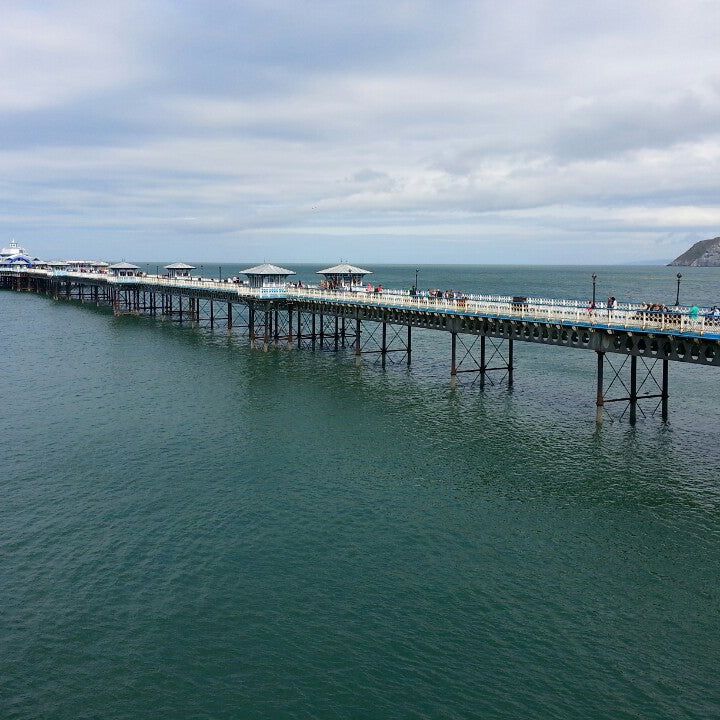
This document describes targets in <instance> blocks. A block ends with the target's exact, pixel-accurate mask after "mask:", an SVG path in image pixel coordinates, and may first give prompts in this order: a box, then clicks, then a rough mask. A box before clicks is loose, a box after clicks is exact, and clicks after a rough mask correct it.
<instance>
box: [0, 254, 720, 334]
mask: <svg viewBox="0 0 720 720" xmlns="http://www.w3.org/2000/svg"><path fill="white" fill-rule="evenodd" d="M18 271H20V272H22V273H23V274H32V275H42V276H45V277H60V278H73V279H78V280H85V281H88V280H90V281H92V280H98V281H102V282H106V283H109V284H118V285H124V284H136V283H142V284H144V285H155V286H157V287H161V288H167V289H172V288H178V289H188V288H192V289H197V290H210V289H212V290H218V291H222V292H225V293H230V294H233V295H236V296H237V297H239V298H250V297H252V298H258V299H283V298H295V299H297V300H320V301H324V302H330V303H334V304H351V305H375V306H378V307H384V308H389V309H393V308H398V309H413V310H419V311H427V312H439V313H452V314H455V315H465V316H482V317H490V318H514V319H521V320H530V321H538V322H542V323H547V324H557V325H558V327H559V326H565V327H567V326H570V327H605V328H609V329H614V328H617V329H625V330H631V329H638V330H645V331H651V330H659V331H666V332H674V333H691V334H698V335H707V334H712V335H716V334H717V335H720V317H715V316H710V311H709V310H708V309H707V308H702V309H701V310H700V313H699V314H698V315H697V316H695V317H693V316H691V315H690V313H689V311H688V309H687V308H679V309H678V311H668V312H663V311H646V310H645V309H644V307H643V306H641V305H632V304H623V305H620V306H619V307H618V308H617V309H613V310H607V309H606V308H604V307H602V305H604V303H602V304H601V303H598V307H597V308H596V309H595V310H588V309H587V307H586V305H585V303H580V302H579V301H576V300H563V299H551V298H530V297H528V298H525V299H524V301H523V302H513V296H509V295H507V296H506V295H465V296H460V294H459V293H455V295H456V297H454V298H446V297H430V296H429V294H428V293H421V294H420V295H411V294H410V293H409V292H408V291H406V290H393V289H388V290H385V289H384V290H383V291H382V292H366V291H359V292H358V291H354V290H353V291H350V290H341V291H337V290H322V289H319V288H317V287H305V286H304V287H302V288H297V287H291V286H287V287H286V286H282V285H274V286H266V287H263V288H251V287H249V286H248V285H242V284H237V283H236V282H231V281H228V280H215V279H209V278H193V277H189V278H168V277H162V276H157V275H142V276H127V277H118V276H114V275H108V274H107V273H87V272H83V273H81V272H71V271H52V270H42V269H36V268H23V269H22V270H20V269H19V268H0V273H17V272H18ZM518 297H519V296H518Z"/></svg>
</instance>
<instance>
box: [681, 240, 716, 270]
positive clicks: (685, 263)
mask: <svg viewBox="0 0 720 720" xmlns="http://www.w3.org/2000/svg"><path fill="white" fill-rule="evenodd" d="M673 265H679V266H680V267H720V237H716V238H713V239H712V240H700V242H696V243H695V244H694V245H693V246H692V247H691V248H690V249H689V250H686V251H685V252H684V253H683V254H682V255H679V256H678V257H676V258H675V259H674V260H673V261H672V262H671V263H669V265H668V267H671V266H673Z"/></svg>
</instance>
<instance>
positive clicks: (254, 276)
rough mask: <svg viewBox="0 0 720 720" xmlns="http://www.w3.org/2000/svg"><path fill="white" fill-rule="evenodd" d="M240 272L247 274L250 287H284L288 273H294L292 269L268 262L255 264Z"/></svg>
mask: <svg viewBox="0 0 720 720" xmlns="http://www.w3.org/2000/svg"><path fill="white" fill-rule="evenodd" d="M240 273H241V274H242V275H245V276H247V279H248V282H249V283H250V287H251V288H284V287H286V286H287V282H288V278H289V277H290V275H294V274H295V272H294V271H293V270H288V269H287V268H282V267H279V266H278V265H272V264H270V263H265V264H263V265H255V266H254V267H251V268H247V269H246V270H241V271H240Z"/></svg>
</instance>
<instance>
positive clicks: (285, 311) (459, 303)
mask: <svg viewBox="0 0 720 720" xmlns="http://www.w3.org/2000/svg"><path fill="white" fill-rule="evenodd" d="M0 287H2V288H4V289H7V290H14V291H19V292H22V291H24V292H34V293H38V294H42V295H46V296H49V297H52V298H54V299H57V300H60V299H64V300H74V301H78V302H80V303H90V304H93V305H96V306H107V307H110V308H112V310H113V312H114V313H115V314H116V315H124V314H134V315H144V316H149V317H156V318H161V319H164V320H168V321H176V322H179V323H196V324H203V325H206V326H208V327H209V328H212V329H215V328H223V329H226V330H228V331H233V332H235V333H237V334H241V335H243V336H246V337H247V339H248V341H249V343H250V344H251V346H253V347H257V348H262V349H264V350H268V349H269V348H271V347H284V348H295V349H298V350H299V349H302V348H312V349H324V350H333V351H340V350H343V349H345V350H351V351H352V352H353V353H354V354H355V355H356V356H358V357H362V356H365V355H374V356H375V357H377V358H378V359H379V362H380V364H381V365H382V366H383V367H384V366H385V365H386V363H388V362H393V363H396V362H403V363H406V364H407V365H411V363H412V353H413V345H412V334H413V330H414V329H423V330H434V331H440V332H446V333H448V334H449V336H450V343H449V374H450V376H451V377H453V378H457V376H458V375H461V374H472V375H473V376H475V377H477V378H478V380H479V383H480V385H481V386H482V385H484V383H485V381H486V379H488V378H490V377H496V378H500V379H501V381H502V382H505V383H507V385H508V386H512V384H513V382H514V369H515V347H514V344H515V342H516V341H520V342H530V343H537V344H542V345H556V346H561V347H566V348H574V349H578V350H589V351H592V352H594V353H595V354H596V363H595V365H594V374H595V404H596V408H597V412H596V418H597V420H598V421H599V422H600V421H602V418H603V415H604V408H605V406H606V405H608V404H610V403H623V404H624V405H625V409H626V410H627V414H628V417H629V418H630V420H631V422H634V421H635V420H636V418H637V414H638V411H640V412H642V413H643V414H654V413H655V412H658V411H659V414H660V416H661V417H662V419H663V420H667V419H668V413H669V364H670V363H671V362H683V363H693V364H696V365H706V366H713V367H720V319H715V318H710V317H706V316H705V315H704V314H700V315H699V316H698V317H694V318H693V317H690V316H688V315H687V314H682V313H661V314H658V313H652V312H646V311H644V310H643V309H642V308H640V307H633V306H629V305H626V306H621V307H620V308H618V309H613V310H606V309H598V310H592V311H589V310H588V309H587V308H585V307H582V306H580V305H579V304H578V303H574V302H572V301H550V300H545V299H542V298H510V297H499V296H481V295H471V296H463V297H460V298H453V299H446V298H428V297H417V296H413V295H411V294H409V293H407V292H406V291H393V290H384V291H383V292H382V293H375V292H365V291H361V292H358V291H352V292H350V291H332V290H321V289H318V288H307V287H293V286H291V285H287V286H283V285H279V286H277V287H248V286H247V285H240V284H236V283H232V282H228V281H225V282H222V281H217V280H200V279H198V278H180V277H176V278H168V277H158V276H148V275H144V274H143V275H137V276H131V277H114V276H111V275H108V274H105V273H74V272H57V271H54V272H53V271H52V270H41V269H31V268H23V269H15V268H0ZM614 388H622V389H623V392H621V393H620V394H619V395H618V396H612V393H611V392H609V391H612V390H613V389H614ZM641 403H643V404H644V407H646V408H648V412H647V413H645V412H644V411H643V410H642V409H641Z"/></svg>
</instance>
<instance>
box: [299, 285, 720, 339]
mask: <svg viewBox="0 0 720 720" xmlns="http://www.w3.org/2000/svg"><path fill="white" fill-rule="evenodd" d="M287 296H288V297H296V298H297V299H309V300H322V301H325V302H332V303H343V304H356V305H377V306H379V307H386V308H400V309H413V310H421V311H432V312H442V313H452V314H459V315H469V316H477V315H479V316H482V317H494V318H516V319H521V320H535V321H540V322H544V323H548V324H551V323H558V324H559V325H563V326H578V327H607V328H611V329H612V328H618V329H619V328H622V329H634V328H635V329H639V330H665V331H674V332H680V333H693V334H700V335H704V334H707V333H712V334H716V333H720V317H718V318H709V317H706V316H705V315H706V314H707V312H706V313H704V314H698V317H691V316H690V315H689V314H686V313H682V312H677V313H674V312H667V313H662V312H647V311H645V310H644V309H643V307H642V306H639V305H638V306H630V305H627V306H624V308H618V309H614V310H610V311H607V310H601V311H599V310H594V311H589V310H587V309H586V308H583V307H579V306H577V305H561V304H556V305H550V304H549V303H548V301H545V303H544V304H539V303H535V302H532V303H531V302H530V301H528V302H524V303H513V302H512V298H509V299H503V300H500V301H498V300H485V299H483V300H477V299H446V298H430V297H412V296H410V295H388V294H386V292H385V291H383V292H382V293H374V292H368V293H365V294H362V293H354V292H343V291H339V292H338V291H327V290H313V289H309V288H302V289H295V288H288V291H287ZM473 297H478V296H473Z"/></svg>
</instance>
